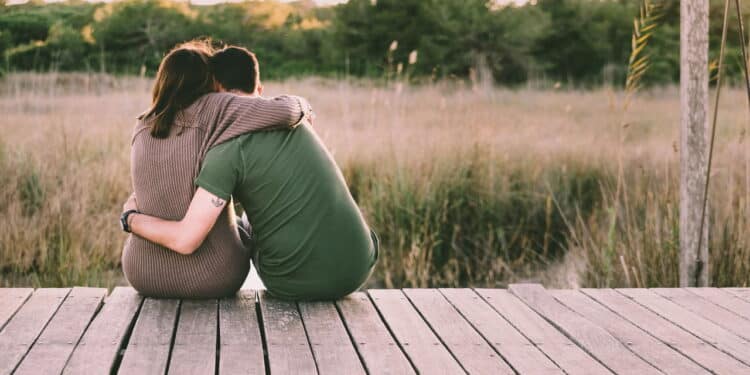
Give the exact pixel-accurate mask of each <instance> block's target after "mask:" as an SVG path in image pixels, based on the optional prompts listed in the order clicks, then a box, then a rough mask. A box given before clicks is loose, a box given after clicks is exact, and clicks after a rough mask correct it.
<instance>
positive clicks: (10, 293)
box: [0, 288, 34, 330]
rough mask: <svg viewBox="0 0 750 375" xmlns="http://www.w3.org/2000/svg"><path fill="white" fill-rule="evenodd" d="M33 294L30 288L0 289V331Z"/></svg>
mask: <svg viewBox="0 0 750 375" xmlns="http://www.w3.org/2000/svg"><path fill="white" fill-rule="evenodd" d="M33 292H34V289H32V288H0V330H2V329H3V327H5V324H6V323H8V321H9V320H10V318H11V317H12V316H13V314H15V313H16V311H18V309H19V308H20V307H21V306H22V305H23V303H24V302H26V300H27V299H28V298H29V296H30V295H31V293H33Z"/></svg>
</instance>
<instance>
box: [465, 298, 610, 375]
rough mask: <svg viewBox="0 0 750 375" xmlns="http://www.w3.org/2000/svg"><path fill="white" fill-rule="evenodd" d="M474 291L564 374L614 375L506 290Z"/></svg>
mask: <svg viewBox="0 0 750 375" xmlns="http://www.w3.org/2000/svg"><path fill="white" fill-rule="evenodd" d="M475 291H476V292H477V294H479V295H480V296H481V297H482V298H483V299H484V300H485V301H487V303H489V305H490V306H492V308H494V309H495V311H497V312H498V313H499V314H500V315H502V316H503V317H505V319H507V320H508V322H510V324H512V325H513V326H514V327H516V329H518V330H519V331H520V332H522V333H523V335H524V336H526V337H527V338H528V339H529V341H531V342H532V343H533V344H534V345H536V346H537V347H538V348H539V349H540V350H541V351H542V352H544V353H545V354H547V356H548V357H549V358H550V359H551V360H552V361H553V362H555V364H557V365H558V366H560V368H561V369H563V370H564V371H565V372H567V373H569V374H610V373H611V372H610V371H609V370H607V369H606V368H605V367H604V366H602V364H601V363H599V362H598V361H596V360H595V359H594V358H592V357H591V356H589V355H588V354H587V353H586V352H585V351H584V350H583V349H581V348H580V347H578V346H577V345H576V344H574V343H573V342H572V341H570V340H569V339H568V338H567V337H565V336H564V335H563V334H562V333H560V331H558V330H557V329H556V328H555V327H553V326H552V325H551V324H549V323H548V322H547V321H545V320H544V318H542V317H541V316H539V315H538V314H537V313H536V312H534V310H532V309H531V308H530V307H528V306H527V305H526V304H524V303H523V302H521V300H519V299H518V298H516V297H515V296H513V295H512V294H510V293H509V292H508V291H507V290H502V289H475Z"/></svg>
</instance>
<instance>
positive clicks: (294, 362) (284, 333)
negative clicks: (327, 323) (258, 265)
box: [258, 292, 317, 374]
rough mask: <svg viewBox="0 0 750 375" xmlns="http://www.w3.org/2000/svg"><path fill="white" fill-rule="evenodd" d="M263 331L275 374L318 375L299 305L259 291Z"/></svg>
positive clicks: (272, 370) (272, 371)
mask: <svg viewBox="0 0 750 375" xmlns="http://www.w3.org/2000/svg"><path fill="white" fill-rule="evenodd" d="M258 297H259V298H260V308H261V312H262V316H263V331H264V333H265V338H266V346H267V348H268V364H269V366H270V368H271V373H272V374H316V373H317V368H316V366H315V359H314V357H313V353H312V350H311V349H310V344H309V342H308V340H307V336H306V334H305V327H304V325H303V324H302V318H301V317H300V314H299V310H297V304H295V303H294V302H287V301H281V300H278V299H275V298H271V297H267V294H266V293H265V292H259V293H258Z"/></svg>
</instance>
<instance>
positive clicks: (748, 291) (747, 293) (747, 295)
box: [722, 288, 750, 302]
mask: <svg viewBox="0 0 750 375" xmlns="http://www.w3.org/2000/svg"><path fill="white" fill-rule="evenodd" d="M722 290H724V291H725V292H727V293H731V294H733V295H735V296H737V297H738V298H741V299H743V300H745V301H748V302H750V288H724V289H722Z"/></svg>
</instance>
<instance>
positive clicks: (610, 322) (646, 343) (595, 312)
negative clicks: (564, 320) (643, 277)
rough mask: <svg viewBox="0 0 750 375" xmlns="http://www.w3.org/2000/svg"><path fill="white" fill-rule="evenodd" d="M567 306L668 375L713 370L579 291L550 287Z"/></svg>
mask: <svg viewBox="0 0 750 375" xmlns="http://www.w3.org/2000/svg"><path fill="white" fill-rule="evenodd" d="M549 293H550V294H551V295H552V296H553V297H555V299H557V300H558V301H560V302H561V303H562V304H563V305H565V306H567V307H568V308H570V309H571V310H573V311H575V312H576V313H578V314H580V315H581V316H583V317H584V318H586V319H588V320H589V321H591V322H593V323H594V324H597V325H599V326H600V327H602V328H604V329H606V330H607V331H609V333H610V334H612V335H613V336H614V337H616V338H617V339H618V340H619V341H620V342H622V343H624V344H625V345H627V347H628V349H630V350H631V351H633V352H634V353H635V354H636V355H638V356H639V357H641V358H642V359H644V360H645V361H646V362H648V363H650V364H651V365H653V366H654V367H656V368H658V369H659V370H660V371H662V372H663V373H665V374H708V373H709V372H708V371H707V370H706V369H704V368H702V367H700V366H699V365H698V364H696V363H695V362H693V361H692V360H690V359H689V358H688V357H686V356H684V355H682V354H680V353H679V352H677V351H675V350H674V349H672V348H670V347H669V346H667V345H666V344H664V343H663V342H661V341H659V340H657V339H655V338H654V337H652V336H651V335H649V334H648V333H646V332H645V331H643V330H641V329H640V328H638V327H637V326H635V325H633V324H632V323H630V322H629V321H627V320H625V319H623V318H622V317H620V316H618V315H617V314H615V313H614V312H612V311H610V310H609V309H607V308H606V307H604V306H602V305H601V304H599V303H598V302H596V301H594V300H593V299H591V298H589V297H588V296H586V295H585V294H582V293H581V292H579V291H577V290H550V291H549Z"/></svg>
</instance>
